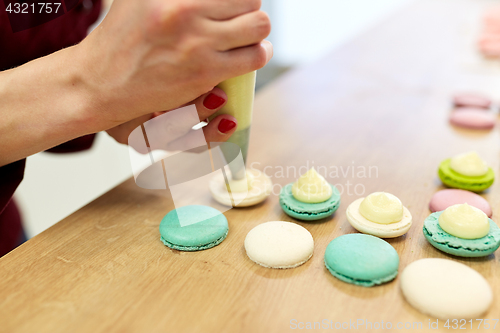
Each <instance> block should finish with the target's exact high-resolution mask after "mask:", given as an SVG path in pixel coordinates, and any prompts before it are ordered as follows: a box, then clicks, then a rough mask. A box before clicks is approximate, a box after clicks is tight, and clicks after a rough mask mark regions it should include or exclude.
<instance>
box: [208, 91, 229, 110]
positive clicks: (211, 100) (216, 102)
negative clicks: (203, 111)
mask: <svg viewBox="0 0 500 333" xmlns="http://www.w3.org/2000/svg"><path fill="white" fill-rule="evenodd" d="M225 101H226V100H225V99H224V98H222V97H220V96H217V95H216V94H212V93H210V94H209V95H208V96H207V97H205V100H204V101H203V105H204V106H205V107H206V108H207V109H210V110H213V109H217V108H218V107H219V106H221V105H222V104H224V102H225Z"/></svg>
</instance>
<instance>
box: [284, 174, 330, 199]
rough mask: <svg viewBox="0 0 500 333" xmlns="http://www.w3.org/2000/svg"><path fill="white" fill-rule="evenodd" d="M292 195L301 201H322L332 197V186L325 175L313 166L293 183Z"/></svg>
mask: <svg viewBox="0 0 500 333" xmlns="http://www.w3.org/2000/svg"><path fill="white" fill-rule="evenodd" d="M292 195H293V197H294V198H295V199H297V200H298V201H301V202H305V203H320V202H323V201H326V200H328V199H330V197H331V196H332V187H331V186H330V184H328V182H327V181H326V180H325V178H323V176H321V175H320V174H319V173H317V172H316V170H314V168H311V170H309V171H307V172H306V173H305V174H303V175H302V176H300V177H299V179H298V180H297V181H296V182H295V183H294V184H293V186H292Z"/></svg>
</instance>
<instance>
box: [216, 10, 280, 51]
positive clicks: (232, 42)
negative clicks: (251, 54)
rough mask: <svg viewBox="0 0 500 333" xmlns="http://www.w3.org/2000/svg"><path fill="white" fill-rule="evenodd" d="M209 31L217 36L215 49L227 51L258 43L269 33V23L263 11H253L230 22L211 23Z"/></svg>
mask: <svg viewBox="0 0 500 333" xmlns="http://www.w3.org/2000/svg"><path fill="white" fill-rule="evenodd" d="M209 27H210V29H211V30H213V33H214V34H215V35H217V36H220V37H219V38H217V39H216V40H215V43H216V44H215V48H216V49H217V50H219V51H227V50H231V49H235V48H238V47H244V46H248V45H253V44H257V43H260V42H261V41H262V40H263V39H264V38H266V37H267V36H269V33H270V32H271V21H270V20H269V16H268V15H267V14H266V13H265V12H263V11H260V10H259V11H254V12H251V13H247V14H244V15H241V16H237V17H235V18H233V19H231V20H227V21H222V22H220V21H218V22H212V23H211V24H210V25H209Z"/></svg>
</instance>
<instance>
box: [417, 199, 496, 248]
mask: <svg viewBox="0 0 500 333" xmlns="http://www.w3.org/2000/svg"><path fill="white" fill-rule="evenodd" d="M423 233H424V236H425V238H426V239H427V240H428V241H429V243H431V245H432V246H434V247H435V248H437V249H438V250H441V251H443V252H446V253H449V254H452V255H455V256H459V257H483V256H487V255H489V254H491V253H493V252H495V251H496V250H497V249H498V248H499V247H500V228H498V226H497V225H496V223H495V222H493V220H492V219H490V218H488V216H487V215H486V214H485V213H484V212H483V211H482V210H480V209H478V208H476V207H473V206H470V205H468V204H457V205H453V206H450V207H448V208H446V209H445V210H444V211H440V212H436V213H432V214H431V215H429V217H427V218H426V219H425V221H424V227H423Z"/></svg>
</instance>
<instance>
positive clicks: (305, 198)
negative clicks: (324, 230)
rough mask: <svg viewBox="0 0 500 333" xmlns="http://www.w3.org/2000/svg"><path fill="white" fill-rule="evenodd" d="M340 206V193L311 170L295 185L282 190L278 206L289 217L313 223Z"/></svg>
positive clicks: (292, 184)
mask: <svg viewBox="0 0 500 333" xmlns="http://www.w3.org/2000/svg"><path fill="white" fill-rule="evenodd" d="M339 205H340V193H339V191H338V190H337V188H336V187H335V186H333V185H331V184H329V183H328V182H327V181H326V180H325V178H324V177H323V176H321V175H320V174H319V173H317V172H316V170H314V168H311V169H310V170H309V171H307V172H306V173H305V174H303V175H301V176H300V177H299V179H298V180H297V181H296V182H295V183H291V184H288V185H286V186H285V187H283V188H282V190H281V192H280V206H281V208H282V209H283V211H284V212H285V213H286V214H288V215H289V216H291V217H293V218H296V219H298V220H304V221H313V220H319V219H322V218H325V217H328V216H330V215H332V214H333V213H335V211H336V210H337V209H338V208H339Z"/></svg>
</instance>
